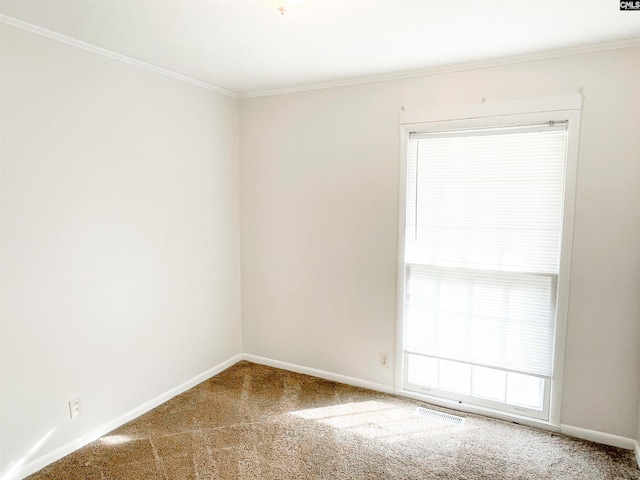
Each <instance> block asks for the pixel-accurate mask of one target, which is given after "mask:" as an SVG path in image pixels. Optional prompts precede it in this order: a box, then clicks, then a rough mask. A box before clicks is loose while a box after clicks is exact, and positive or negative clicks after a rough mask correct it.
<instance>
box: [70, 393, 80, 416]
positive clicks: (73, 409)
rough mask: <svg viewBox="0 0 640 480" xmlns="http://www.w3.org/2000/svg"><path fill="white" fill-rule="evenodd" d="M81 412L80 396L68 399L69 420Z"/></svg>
mask: <svg viewBox="0 0 640 480" xmlns="http://www.w3.org/2000/svg"><path fill="white" fill-rule="evenodd" d="M81 413H82V410H81V409H80V398H74V399H73V400H69V416H70V417H71V420H73V419H74V418H76V417H77V416H78V415H80V414H81Z"/></svg>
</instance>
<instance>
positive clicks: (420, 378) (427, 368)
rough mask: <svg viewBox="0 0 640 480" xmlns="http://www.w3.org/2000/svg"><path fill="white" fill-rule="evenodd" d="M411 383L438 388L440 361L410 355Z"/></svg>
mask: <svg viewBox="0 0 640 480" xmlns="http://www.w3.org/2000/svg"><path fill="white" fill-rule="evenodd" d="M408 373H409V383H413V384H416V385H423V386H425V387H432V388H438V359H436V358H430V357H423V356H421V355H409V372H408Z"/></svg>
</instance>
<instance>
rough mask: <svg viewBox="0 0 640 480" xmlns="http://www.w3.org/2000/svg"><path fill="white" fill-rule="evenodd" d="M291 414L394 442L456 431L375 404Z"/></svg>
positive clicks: (406, 411) (407, 410) (408, 412)
mask: <svg viewBox="0 0 640 480" xmlns="http://www.w3.org/2000/svg"><path fill="white" fill-rule="evenodd" d="M289 414H290V415H293V416H295V417H298V418H302V419H305V420H311V421H314V422H318V423H321V424H323V425H328V426H330V427H333V428H336V429H340V430H348V431H349V432H351V433H355V434H358V435H360V436H364V437H369V438H374V437H384V438H385V440H387V441H391V442H392V441H394V440H402V439H404V440H406V439H407V437H416V438H418V437H424V436H426V435H433V434H434V433H437V432H439V431H443V430H448V429H450V428H452V427H453V425H452V424H447V423H443V422H442V421H438V420H435V419H433V418H427V417H422V416H416V414H415V410H414V409H410V408H406V407H401V406H397V405H393V404H386V403H383V402H379V401H375V400H370V401H365V402H353V403H345V404H340V405H331V406H328V407H320V408H310V409H306V410H298V411H295V412H290V413H289Z"/></svg>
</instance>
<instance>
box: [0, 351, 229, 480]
mask: <svg viewBox="0 0 640 480" xmlns="http://www.w3.org/2000/svg"><path fill="white" fill-rule="evenodd" d="M240 360H242V354H237V355H235V356H233V357H231V358H229V359H227V360H225V361H224V362H222V363H219V364H218V365H216V366H214V367H212V368H210V369H209V370H207V371H205V372H202V373H201V374H199V375H196V376H195V377H193V378H191V379H189V380H187V381H186V382H183V383H181V384H180V385H178V386H177V387H174V388H171V389H170V390H167V391H166V392H164V393H161V394H160V395H158V396H157V397H155V398H152V399H151V400H149V401H147V402H145V403H143V404H142V405H139V406H138V407H136V408H134V409H132V410H129V411H128V412H126V413H125V414H123V415H120V416H119V417H117V418H114V419H113V420H111V421H109V422H107V423H106V424H104V425H101V426H100V427H98V428H96V429H94V430H92V431H91V432H89V433H86V434H84V435H82V436H81V437H79V438H76V439H75V440H73V441H72V442H69V443H67V444H66V445H63V446H61V447H58V448H56V449H55V450H53V451H51V452H48V453H45V454H44V455H42V456H40V457H38V458H36V459H34V460H32V461H30V462H29V463H27V464H25V465H22V466H20V465H15V466H14V467H13V468H11V470H10V471H9V472H6V473H5V475H4V476H3V477H2V479H3V480H14V479H19V478H24V477H27V476H29V475H31V474H32V473H35V472H37V471H38V470H40V469H42V468H44V467H46V466H47V465H49V464H50V463H53V462H55V461H57V460H60V459H61V458H62V457H64V456H66V455H69V454H70V453H72V452H74V451H76V450H78V449H79V448H81V447H83V446H85V445H87V444H89V443H91V442H93V441H95V440H97V439H98V438H100V437H102V436H103V435H105V434H107V433H109V432H110V431H112V430H115V429H116V428H118V427H119V426H121V425H124V424H125V423H127V422H129V421H131V420H133V419H134V418H136V417H139V416H140V415H142V414H144V413H146V412H148V411H149V410H153V409H154V408H156V407H157V406H159V405H162V404H163V403H164V402H166V401H167V400H170V399H172V398H173V397H175V396H176V395H180V394H181V393H183V392H186V391H187V390H189V389H190V388H193V387H195V386H196V385H198V384H199V383H202V382H204V381H205V380H208V379H209V378H211V377H213V376H215V375H217V374H218V373H220V372H222V371H223V370H226V369H227V368H229V367H230V366H232V365H234V364H236V363H238V362H239V361H240Z"/></svg>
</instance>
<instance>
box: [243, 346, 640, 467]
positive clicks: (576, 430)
mask: <svg viewBox="0 0 640 480" xmlns="http://www.w3.org/2000/svg"><path fill="white" fill-rule="evenodd" d="M242 359H243V360H247V361H249V362H253V363H259V364H261V365H268V366H270V367H275V368H281V369H283V370H288V371H290V372H296V373H303V374H306V375H312V376H314V377H320V378H324V379H326V380H332V381H334V382H340V383H346V384H347V385H352V386H355V387H361V388H368V389H370V390H376V391H378V392H383V393H391V394H394V395H399V396H403V397H407V398H414V399H417V400H422V401H427V402H429V400H424V398H419V397H418V396H416V395H411V394H410V393H405V392H402V391H397V390H395V388H393V387H391V386H389V385H384V384H382V383H376V382H371V381H369V380H362V379H360V378H356V377H349V376H347V375H340V374H338V373H332V372H327V371H325V370H317V369H315V368H309V367H304V366H301V365H296V364H293V363H287V362H282V361H280V360H273V359H271V358H265V357H260V356H257V355H252V354H250V353H244V354H242ZM433 403H436V404H438V405H440V406H443V407H446V408H453V409H457V410H459V409H460V407H459V406H456V405H455V403H454V402H433ZM464 411H467V412H469V413H474V414H479V415H486V416H490V417H495V418H498V419H500V420H506V421H510V420H513V418H510V417H507V416H500V415H493V414H491V413H489V412H486V411H483V410H480V409H465V410H464ZM518 423H522V424H525V425H529V426H531V427H535V428H540V429H543V430H548V431H553V432H558V431H559V432H560V433H562V434H564V435H569V436H570V437H577V438H581V439H583V440H590V441H592V442H596V443H602V444H604V445H610V446H612V447H619V448H624V449H627V450H634V449H635V452H636V459H637V460H638V465H639V466H640V447H639V446H638V442H636V441H635V440H633V439H631V438H626V437H621V436H618V435H613V434H610V433H604V432H599V431H596V430H588V429H586V428H580V427H574V426H571V425H564V424H561V425H560V427H558V426H553V425H550V424H545V423H544V422H540V421H527V420H526V419H520V418H519V419H518Z"/></svg>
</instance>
